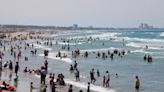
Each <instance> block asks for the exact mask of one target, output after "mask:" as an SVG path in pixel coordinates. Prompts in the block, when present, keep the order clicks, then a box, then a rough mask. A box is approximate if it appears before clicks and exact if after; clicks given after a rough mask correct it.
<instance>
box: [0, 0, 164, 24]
mask: <svg viewBox="0 0 164 92" xmlns="http://www.w3.org/2000/svg"><path fill="white" fill-rule="evenodd" d="M141 22H144V23H148V24H150V25H154V26H156V27H164V0H0V24H25V25H27V24H28V25H56V26H71V25H72V24H79V25H80V26H89V25H93V26H102V27H104V26H108V27H137V26H139V24H140V23H141Z"/></svg>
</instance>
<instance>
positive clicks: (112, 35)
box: [73, 32, 121, 40]
mask: <svg viewBox="0 0 164 92" xmlns="http://www.w3.org/2000/svg"><path fill="white" fill-rule="evenodd" d="M120 34H121V33H111V32H110V33H109V32H108V33H100V34H92V35H86V36H76V37H73V38H74V39H76V38H79V39H81V38H90V37H92V38H93V39H96V38H99V39H100V40H109V39H110V38H116V37H117V35H120Z"/></svg>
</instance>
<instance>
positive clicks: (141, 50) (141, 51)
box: [131, 49, 151, 54]
mask: <svg viewBox="0 0 164 92" xmlns="http://www.w3.org/2000/svg"><path fill="white" fill-rule="evenodd" d="M131 52H132V53H136V52H139V53H145V54H148V53H151V52H147V51H144V50H143V49H139V50H134V51H131Z"/></svg>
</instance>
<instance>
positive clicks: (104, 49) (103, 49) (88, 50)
mask: <svg viewBox="0 0 164 92" xmlns="http://www.w3.org/2000/svg"><path fill="white" fill-rule="evenodd" d="M115 49H119V48H115V47H110V48H101V49H86V50H80V51H81V52H86V51H87V52H95V51H107V50H115Z"/></svg>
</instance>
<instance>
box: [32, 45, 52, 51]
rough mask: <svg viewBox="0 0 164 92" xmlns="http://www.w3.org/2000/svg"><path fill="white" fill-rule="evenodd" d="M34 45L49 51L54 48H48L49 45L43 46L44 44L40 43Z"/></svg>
mask: <svg viewBox="0 0 164 92" xmlns="http://www.w3.org/2000/svg"><path fill="white" fill-rule="evenodd" d="M33 45H34V48H40V49H43V50H49V51H51V50H52V48H48V47H46V46H43V45H38V44H33Z"/></svg>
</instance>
